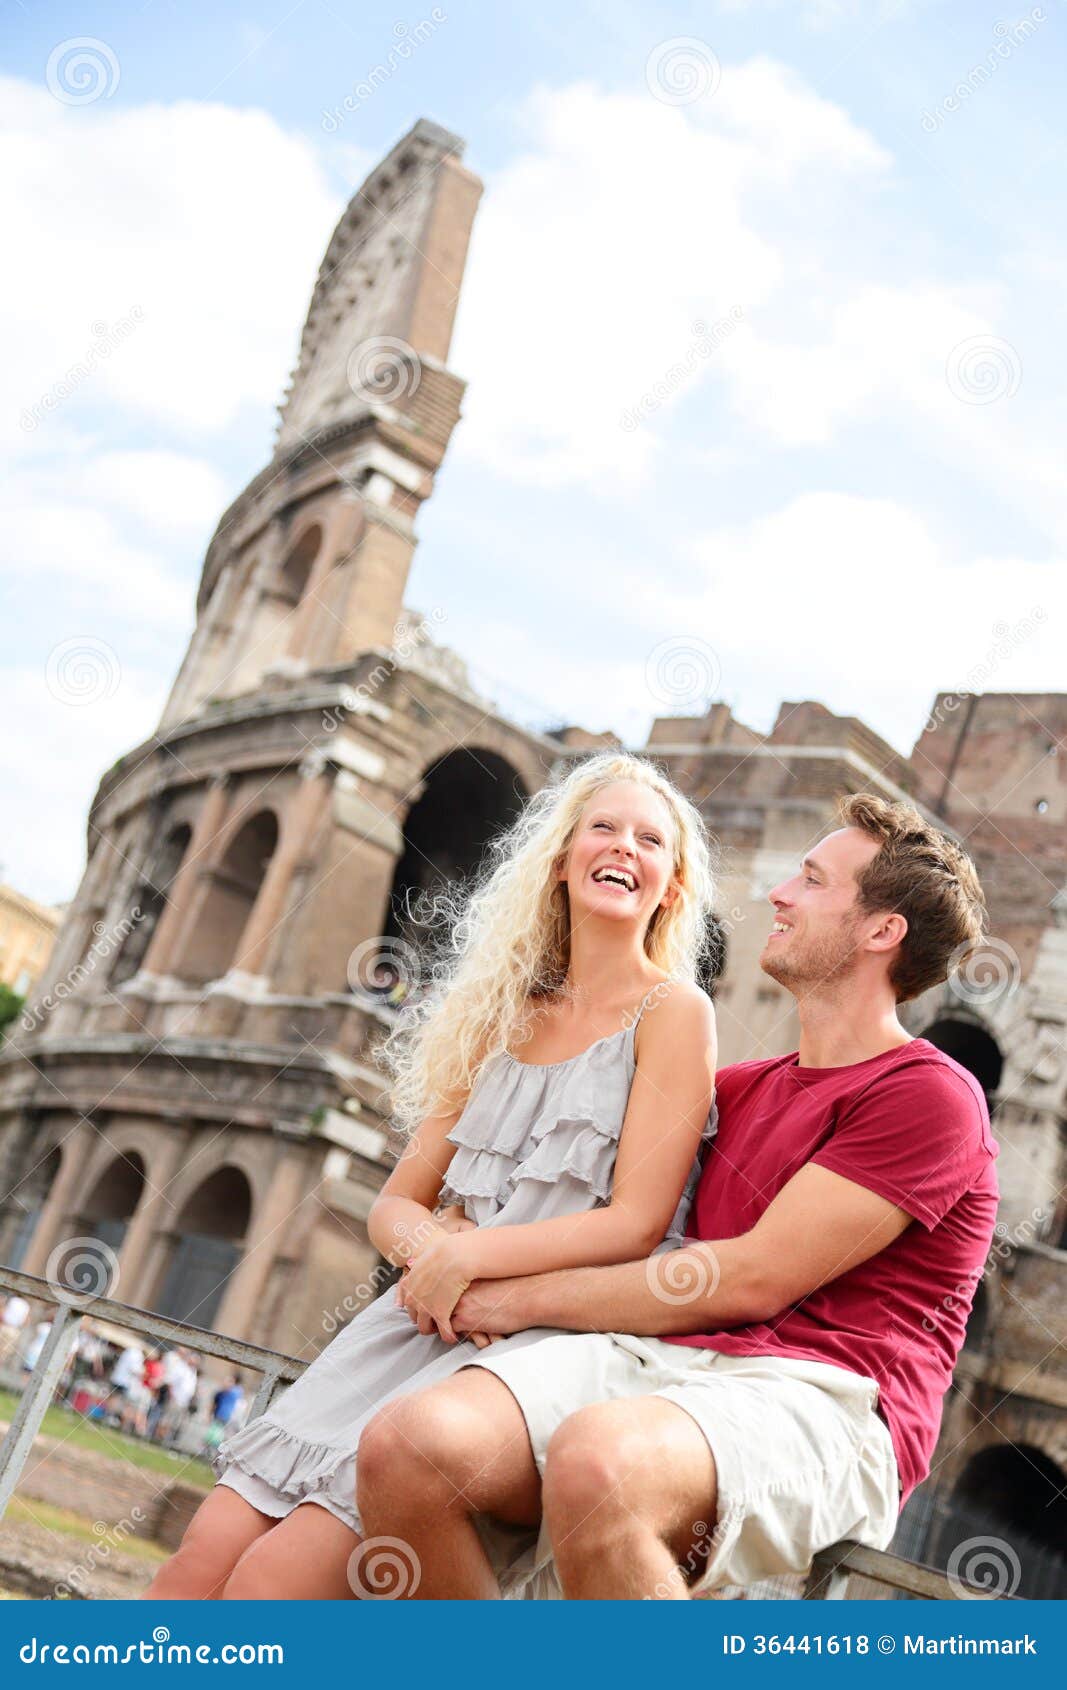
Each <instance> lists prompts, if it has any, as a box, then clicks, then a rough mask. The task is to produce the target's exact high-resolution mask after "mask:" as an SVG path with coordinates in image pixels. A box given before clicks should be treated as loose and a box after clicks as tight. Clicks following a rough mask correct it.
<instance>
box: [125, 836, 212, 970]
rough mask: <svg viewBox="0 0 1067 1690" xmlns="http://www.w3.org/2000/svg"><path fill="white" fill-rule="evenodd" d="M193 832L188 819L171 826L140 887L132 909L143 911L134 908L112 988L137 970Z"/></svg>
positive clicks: (165, 903)
mask: <svg viewBox="0 0 1067 1690" xmlns="http://www.w3.org/2000/svg"><path fill="white" fill-rule="evenodd" d="M192 836H193V830H192V828H191V827H190V826H189V824H188V822H182V823H180V825H179V826H178V827H175V828H172V829H171V831H170V832H169V833H168V834H167V836H166V838H165V839H164V840H163V842H162V844H161V845H160V847H159V849H158V851H157V853H156V856H155V858H154V860H153V862H152V867H151V870H150V872H149V874H148V877H147V879H146V880H144V881H143V882H142V884H141V885H140V886H139V887H138V889H137V894H136V896H135V898H134V900H133V905H132V909H136V910H138V911H139V912H140V913H139V915H137V916H136V917H133V916H132V910H131V917H130V920H131V925H130V928H129V930H128V932H127V933H126V936H125V938H124V939H123V941H122V944H121V946H120V947H119V951H118V954H117V955H116V957H115V961H114V963H113V965H112V968H111V986H112V989H114V988H115V987H116V986H121V984H122V982H123V981H124V980H130V979H132V978H133V976H134V975H135V974H136V973H137V972H138V970H139V968H140V966H141V963H142V961H143V960H144V957H145V954H146V952H147V950H148V947H149V945H150V944H151V942H152V935H153V933H154V932H155V930H156V924H157V922H158V921H159V918H160V916H161V915H162V914H163V911H164V909H165V908H166V906H167V898H168V895H169V893H170V888H171V887H172V885H173V884H174V878H175V876H176V874H177V873H178V870H179V868H180V867H181V864H182V858H183V857H184V856H185V853H186V851H187V849H188V847H189V841H190V839H191V838H192Z"/></svg>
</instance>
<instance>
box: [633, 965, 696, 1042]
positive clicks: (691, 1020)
mask: <svg viewBox="0 0 1067 1690" xmlns="http://www.w3.org/2000/svg"><path fill="white" fill-rule="evenodd" d="M638 1029H639V1032H640V1034H641V1042H642V1044H643V1045H645V1046H646V1048H647V1046H648V1045H649V1044H651V1045H653V1046H655V1045H656V1044H658V1043H659V1042H660V1041H661V1040H662V1041H664V1042H666V1041H670V1042H671V1043H675V1042H677V1040H679V1039H694V1040H697V1039H702V1040H705V1041H707V1040H714V1037H715V1006H714V1004H713V1003H712V1001H711V999H710V998H709V997H708V994H707V992H705V991H704V990H703V988H702V987H701V986H698V985H697V983H696V981H695V980H677V979H672V978H671V976H670V975H665V976H664V978H663V979H662V980H660V981H659V982H658V983H657V984H656V985H655V986H653V987H652V989H651V990H650V991H649V992H648V993H647V995H646V997H645V1000H644V1005H643V1008H642V1013H641V1019H640V1021H639V1023H638Z"/></svg>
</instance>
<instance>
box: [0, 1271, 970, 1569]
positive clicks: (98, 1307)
mask: <svg viewBox="0 0 1067 1690" xmlns="http://www.w3.org/2000/svg"><path fill="white" fill-rule="evenodd" d="M0 1292H6V1293H7V1294H8V1295H11V1294H17V1295H19V1296H21V1297H25V1298H26V1299H27V1301H34V1302H42V1303H48V1304H51V1305H52V1307H53V1308H54V1310H55V1313H54V1315H53V1317H52V1327H51V1331H50V1332H49V1334H48V1336H47V1338H46V1339H45V1342H44V1345H43V1347H42V1349H41V1353H40V1355H39V1356H38V1358H37V1361H36V1363H35V1365H34V1367H33V1370H32V1372H31V1374H30V1377H29V1381H28V1383H27V1385H26V1387H25V1390H24V1391H23V1393H22V1397H21V1399H20V1401H19V1404H18V1408H17V1409H16V1411H15V1415H14V1417H13V1419H12V1421H11V1424H10V1426H9V1427H8V1430H7V1433H6V1435H5V1437H4V1440H3V1442H2V1443H0V1519H2V1518H3V1515H4V1511H5V1510H6V1508H7V1504H8V1502H9V1501H10V1499H11V1496H12V1494H13V1493H14V1490H15V1488H16V1486H17V1484H18V1482H19V1479H20V1478H21V1476H22V1469H23V1467H24V1466H25V1463H26V1459H27V1457H28V1456H29V1453H30V1450H31V1449H32V1447H33V1441H34V1438H35V1437H36V1436H37V1434H38V1432H39V1431H40V1429H41V1425H42V1423H43V1421H44V1417H45V1414H46V1412H47V1410H48V1407H49V1405H50V1403H51V1402H52V1398H53V1396H54V1394H55V1390H56V1387H57V1385H58V1384H59V1381H60V1379H61V1377H62V1374H63V1372H64V1369H65V1368H66V1366H67V1363H68V1360H69V1351H70V1338H71V1336H72V1334H73V1333H74V1332H75V1331H76V1329H77V1326H78V1323H79V1321H80V1320H81V1319H82V1318H83V1317H84V1316H89V1317H90V1318H92V1319H94V1320H102V1321H107V1322H108V1323H109V1324H111V1325H113V1326H120V1327H126V1328H128V1329H129V1330H130V1331H131V1332H139V1333H143V1334H144V1335H145V1336H147V1337H149V1338H154V1339H155V1340H156V1341H157V1342H159V1343H169V1344H181V1345H183V1346H185V1347H186V1348H188V1349H191V1350H197V1351H199V1352H200V1353H201V1354H202V1355H208V1356H214V1357H216V1358H217V1359H218V1360H220V1361H227V1362H230V1363H231V1364H232V1365H234V1366H236V1367H246V1368H249V1369H250V1370H251V1371H252V1372H255V1373H259V1374H260V1375H261V1383H260V1386H259V1389H258V1390H257V1392H256V1394H255V1396H254V1397H253V1399H252V1406H251V1408H250V1410H249V1414H248V1419H249V1421H251V1420H254V1419H255V1418H256V1416H257V1415H259V1414H262V1413H263V1412H264V1410H265V1409H266V1408H267V1407H269V1405H270V1403H271V1400H272V1399H273V1397H274V1395H275V1393H276V1391H277V1390H278V1389H279V1388H280V1387H281V1386H282V1385H288V1384H291V1383H292V1381H293V1380H295V1379H299V1377H300V1375H301V1374H302V1373H303V1372H304V1371H305V1370H306V1368H307V1367H308V1365H309V1363H307V1362H305V1361H298V1360H297V1359H296V1357H295V1356H287V1355H282V1354H281V1352H280V1351H278V1350H265V1349H263V1348H261V1346H260V1345H258V1344H246V1343H245V1342H244V1341H243V1339H240V1338H228V1337H226V1336H225V1335H224V1334H222V1333H220V1332H206V1331H205V1330H204V1329H203V1328H202V1327H200V1326H189V1325H187V1324H186V1323H185V1322H184V1321H180V1320H170V1319H168V1318H167V1316H165V1315H160V1314H153V1313H152V1312H151V1310H149V1309H139V1308H134V1307H133V1306H132V1305H131V1304H129V1303H118V1302H115V1301H114V1300H113V1299H112V1298H110V1297H85V1296H80V1295H78V1294H76V1293H74V1292H68V1291H65V1290H63V1289H62V1288H61V1287H60V1286H57V1285H55V1284H53V1283H52V1281H50V1280H47V1279H38V1278H37V1277H36V1276H35V1275H33V1274H29V1273H18V1272H16V1271H15V1270H14V1269H13V1268H2V1267H0ZM852 1575H856V1576H859V1577H862V1578H864V1579H870V1580H872V1581H873V1582H874V1583H876V1584H879V1585H883V1586H886V1587H888V1588H889V1589H890V1590H892V1591H894V1592H897V1593H899V1594H901V1595H905V1596H913V1597H921V1598H925V1599H927V1600H930V1601H946V1600H951V1599H953V1598H955V1597H957V1596H958V1595H959V1594H960V1588H961V1586H962V1585H963V1584H964V1581H963V1580H961V1579H959V1578H954V1579H953V1580H952V1581H950V1580H949V1578H948V1576H947V1574H945V1573H942V1572H938V1571H937V1570H936V1569H935V1568H933V1567H923V1566H919V1565H918V1564H916V1563H915V1562H913V1561H905V1560H903V1559H902V1558H901V1557H900V1556H899V1555H890V1554H888V1553H887V1552H885V1551H884V1550H880V1549H867V1548H865V1547H864V1546H863V1545H862V1544H859V1543H849V1542H845V1543H835V1544H833V1545H832V1546H831V1547H830V1548H828V1549H824V1550H821V1551H820V1553H819V1554H818V1555H816V1557H815V1559H814V1562H813V1563H812V1567H811V1571H810V1573H809V1574H808V1576H807V1580H806V1582H805V1584H804V1588H803V1590H802V1592H801V1593H800V1594H801V1596H802V1598H803V1600H805V1601H809V1602H810V1601H825V1600H827V1599H831V1600H833V1599H839V1598H842V1597H844V1595H845V1593H846V1590H847V1587H848V1581H849V1578H850V1577H851V1576H852ZM967 1594H968V1595H973V1596H977V1597H982V1598H985V1599H986V1600H995V1599H997V1598H995V1597H994V1596H993V1593H991V1592H990V1591H988V1590H982V1589H980V1588H979V1587H978V1586H972V1585H968V1586H967Z"/></svg>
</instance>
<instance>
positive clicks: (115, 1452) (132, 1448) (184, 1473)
mask: <svg viewBox="0 0 1067 1690" xmlns="http://www.w3.org/2000/svg"><path fill="white" fill-rule="evenodd" d="M18 1400H19V1399H18V1398H17V1397H16V1396H14V1395H13V1394H12V1393H11V1392H10V1391H0V1420H10V1419H11V1418H12V1416H13V1415H14V1413H15V1409H16V1407H17V1406H18ZM41 1431H42V1432H43V1433H44V1435H45V1437H47V1438H62V1439H63V1440H64V1442H65V1443H66V1444H67V1445H68V1446H73V1447H74V1448H75V1449H88V1450H93V1451H94V1452H95V1453H96V1454H97V1455H103V1456H107V1457H108V1458H109V1459H110V1460H112V1461H118V1460H121V1461H129V1462H130V1463H131V1464H132V1465H133V1466H134V1467H144V1468H147V1469H148V1470H149V1471H150V1472H153V1473H169V1474H170V1476H171V1477H172V1478H180V1479H181V1481H182V1483H183V1484H187V1485H198V1486H199V1487H200V1489H201V1490H210V1489H211V1487H212V1485H213V1484H214V1483H215V1475H214V1474H213V1473H212V1471H211V1468H210V1467H209V1466H208V1464H207V1462H206V1461H199V1460H197V1459H195V1458H193V1459H190V1457H189V1456H187V1455H179V1454H177V1453H172V1452H171V1451H170V1450H166V1449H163V1448H161V1447H160V1445H158V1444H149V1443H144V1442H142V1441H141V1439H140V1438H130V1437H127V1436H126V1434H125V1433H123V1432H117V1431H115V1430H114V1429H113V1428H112V1427H110V1426H107V1427H101V1426H99V1425H97V1424H96V1423H95V1422H94V1421H92V1420H86V1419H85V1417H84V1415H81V1414H75V1413H74V1411H73V1409H70V1408H57V1407H56V1406H55V1405H54V1404H53V1405H52V1406H51V1407H50V1408H48V1409H47V1410H46V1411H45V1417H44V1420H43V1422H42V1424H41Z"/></svg>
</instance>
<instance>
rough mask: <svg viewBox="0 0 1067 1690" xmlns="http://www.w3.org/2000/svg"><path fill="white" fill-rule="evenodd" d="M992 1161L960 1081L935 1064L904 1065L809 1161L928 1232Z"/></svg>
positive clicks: (846, 1110) (846, 1116) (978, 1111)
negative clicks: (860, 1188)
mask: <svg viewBox="0 0 1067 1690" xmlns="http://www.w3.org/2000/svg"><path fill="white" fill-rule="evenodd" d="M993 1154H995V1147H994V1146H993V1144H992V1141H991V1139H990V1136H989V1129H988V1124H987V1118H986V1116H985V1111H984V1109H983V1107H982V1105H981V1104H980V1103H979V1101H978V1098H977V1097H976V1096H975V1094H974V1093H973V1092H972V1091H971V1089H970V1087H969V1086H968V1084H967V1082H966V1080H964V1079H962V1078H961V1077H960V1076H959V1075H958V1074H954V1073H952V1071H951V1069H949V1068H946V1067H942V1066H940V1065H939V1064H936V1063H930V1062H923V1063H913V1064H906V1065H904V1066H902V1067H900V1068H899V1069H896V1070H894V1072H893V1073H892V1074H891V1075H886V1076H885V1077H884V1078H883V1079H882V1080H881V1081H880V1082H879V1083H878V1084H876V1085H872V1086H871V1087H870V1088H869V1089H868V1090H867V1091H865V1092H864V1093H863V1094H862V1095H861V1096H860V1097H858V1098H856V1099H855V1100H853V1101H852V1102H851V1103H849V1104H847V1105H845V1106H844V1107H843V1109H842V1111H841V1114H840V1116H839V1117H838V1120H837V1122H836V1124H835V1126H834V1129H833V1131H832V1132H831V1134H830V1137H829V1138H828V1139H827V1140H826V1142H825V1144H823V1145H822V1147H821V1149H819V1150H817V1151H816V1152H815V1154H814V1156H812V1158H811V1160H812V1162H814V1163H815V1164H816V1165H817V1166H818V1167H820V1168H829V1169H830V1171H831V1173H835V1174H840V1175H841V1176H842V1178H844V1179H848V1180H852V1181H854V1183H855V1184H856V1185H862V1186H864V1187H865V1188H866V1189H867V1190H868V1191H873V1192H876V1193H877V1195H878V1196H879V1197H884V1198H885V1199H886V1201H887V1202H889V1203H893V1204H895V1205H896V1207H897V1208H899V1209H903V1210H904V1211H905V1212H906V1213H907V1214H909V1215H911V1216H912V1217H913V1218H914V1219H915V1220H917V1221H919V1222H920V1223H921V1225H923V1226H924V1227H926V1228H927V1229H929V1228H931V1227H935V1226H936V1225H937V1224H938V1222H939V1221H940V1220H942V1219H943V1218H944V1216H945V1215H946V1214H947V1213H948V1211H949V1210H950V1209H951V1207H952V1205H953V1204H954V1203H955V1202H956V1201H957V1200H958V1199H959V1198H960V1197H961V1196H962V1195H963V1193H964V1192H965V1191H966V1190H967V1189H968V1187H969V1186H970V1185H972V1184H973V1183H974V1182H975V1180H976V1179H977V1177H978V1174H979V1172H980V1170H981V1168H982V1164H983V1162H984V1161H985V1160H986V1158H987V1157H989V1156H990V1155H993Z"/></svg>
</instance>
